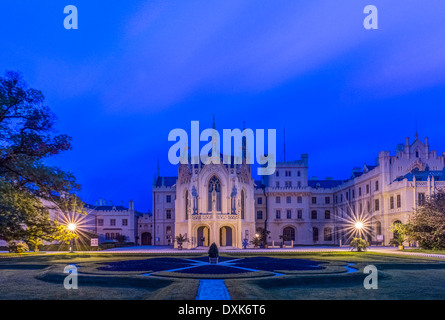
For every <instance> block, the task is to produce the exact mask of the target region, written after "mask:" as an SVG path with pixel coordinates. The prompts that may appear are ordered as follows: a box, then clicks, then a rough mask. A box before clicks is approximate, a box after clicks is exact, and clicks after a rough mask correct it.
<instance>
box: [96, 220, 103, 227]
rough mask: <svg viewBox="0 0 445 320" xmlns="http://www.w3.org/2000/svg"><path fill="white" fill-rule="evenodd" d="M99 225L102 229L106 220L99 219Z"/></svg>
mask: <svg viewBox="0 0 445 320" xmlns="http://www.w3.org/2000/svg"><path fill="white" fill-rule="evenodd" d="M97 225H98V226H99V227H102V226H103V225H104V219H97Z"/></svg>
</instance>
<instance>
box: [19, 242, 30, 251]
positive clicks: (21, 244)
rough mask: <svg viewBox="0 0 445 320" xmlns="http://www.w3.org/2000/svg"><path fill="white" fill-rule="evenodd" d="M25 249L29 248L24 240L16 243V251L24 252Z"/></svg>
mask: <svg viewBox="0 0 445 320" xmlns="http://www.w3.org/2000/svg"><path fill="white" fill-rule="evenodd" d="M26 251H29V248H28V245H27V244H26V243H25V242H23V241H20V242H19V243H17V249H16V252H17V253H25V252H26Z"/></svg>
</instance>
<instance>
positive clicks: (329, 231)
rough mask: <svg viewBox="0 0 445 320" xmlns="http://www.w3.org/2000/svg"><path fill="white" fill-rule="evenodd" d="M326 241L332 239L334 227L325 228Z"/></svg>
mask: <svg viewBox="0 0 445 320" xmlns="http://www.w3.org/2000/svg"><path fill="white" fill-rule="evenodd" d="M324 241H332V229H331V228H324Z"/></svg>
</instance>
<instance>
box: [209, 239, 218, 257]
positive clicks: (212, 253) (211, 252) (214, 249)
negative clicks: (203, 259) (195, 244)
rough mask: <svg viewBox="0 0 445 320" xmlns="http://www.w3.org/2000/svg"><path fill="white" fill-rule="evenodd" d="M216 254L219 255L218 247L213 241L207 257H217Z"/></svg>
mask: <svg viewBox="0 0 445 320" xmlns="http://www.w3.org/2000/svg"><path fill="white" fill-rule="evenodd" d="M218 256H219V250H218V247H217V246H216V244H215V242H213V243H212V245H211V246H210V248H209V257H210V258H218Z"/></svg>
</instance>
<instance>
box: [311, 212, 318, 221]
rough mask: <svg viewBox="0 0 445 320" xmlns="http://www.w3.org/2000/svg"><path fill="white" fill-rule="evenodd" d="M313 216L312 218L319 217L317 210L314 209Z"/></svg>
mask: <svg viewBox="0 0 445 320" xmlns="http://www.w3.org/2000/svg"><path fill="white" fill-rule="evenodd" d="M311 217H312V219H317V210H312V212H311Z"/></svg>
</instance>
